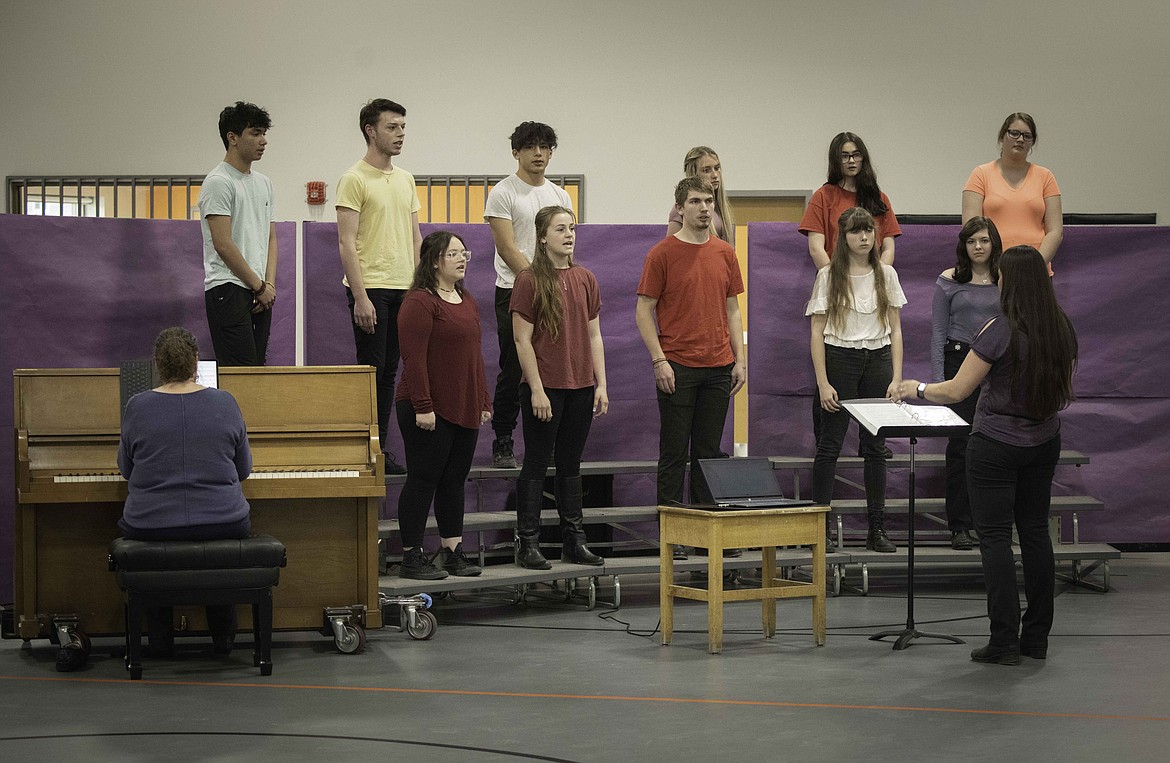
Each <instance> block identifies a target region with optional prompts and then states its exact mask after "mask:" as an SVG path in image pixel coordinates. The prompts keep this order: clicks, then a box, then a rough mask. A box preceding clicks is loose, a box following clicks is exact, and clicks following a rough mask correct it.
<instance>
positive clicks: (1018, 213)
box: [963, 162, 1060, 249]
mask: <svg viewBox="0 0 1170 763" xmlns="http://www.w3.org/2000/svg"><path fill="white" fill-rule="evenodd" d="M963 190H964V191H974V192H975V193H977V194H980V195H981V196H982V197H983V216H984V217H990V218H991V219H992V220H993V221H995V227H996V228H997V229H999V236H1000V238H1002V239H1003V248H1004V249H1010V248H1011V247H1013V246H1019V245H1020V244H1027V245H1029V246H1034V247H1036V248H1037V249H1039V248H1040V242H1041V241H1043V240H1044V233H1045V230H1044V200H1045V199H1047V198H1048V197H1049V196H1059V195H1060V187H1059V186H1058V185H1056V178H1055V177H1054V176H1053V174H1052V173H1051V172H1049V171H1048V170H1047V169H1045V168H1044V167H1041V166H1040V165H1039V164H1031V165H1029V166H1028V174H1027V175H1025V176H1024V182H1023V183H1021V184H1020V187H1019V188H1012V187H1011V186H1010V185H1008V182H1007V181H1006V180H1004V179H1003V173H1002V172H1000V171H999V167H997V166H996V164H995V162H988V163H987V164H980V165H979V166H978V167H976V168H975V169H973V170H972V171H971V176H970V177H969V178H967V184H966V185H965V186H963Z"/></svg>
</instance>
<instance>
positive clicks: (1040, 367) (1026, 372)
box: [999, 245, 1077, 419]
mask: <svg viewBox="0 0 1170 763" xmlns="http://www.w3.org/2000/svg"><path fill="white" fill-rule="evenodd" d="M999 272H1000V277H1001V278H1002V281H1003V282H1002V283H1001V284H1000V296H999V308H1000V311H1001V312H1003V316H1004V318H1005V319H1006V320H1007V322H1008V324H1009V325H1010V326H1011V328H1012V338H1011V343H1010V344H1009V345H1008V355H1009V356H1010V357H1011V360H1012V380H1011V384H1012V396H1013V397H1015V398H1017V399H1022V400H1024V401H1026V405H1027V408H1028V415H1029V416H1031V417H1033V418H1037V419H1047V418H1049V417H1051V416H1054V415H1056V412H1057V411H1059V410H1061V409H1062V408H1065V407H1067V406H1068V404H1069V403H1070V402H1072V401H1073V400H1074V399H1076V395H1074V394H1073V388H1072V376H1073V372H1074V371H1076V366H1077V332H1076V330H1075V329H1074V328H1073V325H1072V321H1070V320H1069V319H1068V316H1067V315H1065V313H1064V311H1063V310H1061V309H1060V305H1059V304H1057V302H1056V292H1054V291H1053V289H1052V277H1051V276H1049V275H1048V266H1047V265H1046V264H1045V262H1044V258H1043V257H1041V256H1040V252H1038V251H1037V250H1036V249H1035V248H1033V247H1030V246H1027V245H1024V246H1013V247H1012V248H1011V249H1008V250H1007V251H1006V252H1004V253H1003V256H1002V257H1000V260H999ZM1021 337H1026V339H1027V343H1028V358H1027V360H1026V361H1025V362H1024V363H1023V365H1022V366H1021V364H1020V362H1019V360H1020V338H1021Z"/></svg>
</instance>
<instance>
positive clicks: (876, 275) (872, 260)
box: [828, 207, 890, 330]
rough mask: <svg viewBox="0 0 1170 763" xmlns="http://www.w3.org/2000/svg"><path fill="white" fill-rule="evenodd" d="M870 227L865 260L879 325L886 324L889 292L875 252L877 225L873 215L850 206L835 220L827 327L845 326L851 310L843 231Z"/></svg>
mask: <svg viewBox="0 0 1170 763" xmlns="http://www.w3.org/2000/svg"><path fill="white" fill-rule="evenodd" d="M859 230H870V231H873V233H874V241H873V246H872V247H871V248H870V250H869V257H868V260H867V262H868V263H869V266H870V267H871V268H873V291H874V294H875V295H876V296H877V303H878V314H879V317H880V318H881V321H882V325H883V326H885V327H886V328H887V329H889V327H890V322H889V321H890V315H889V313H890V295H889V294H887V293H886V274H885V271H884V270H883V269H882V261H881V257H880V255H879V252H878V242H877V224H876V223H875V222H874V219H873V215H871V214H870V213H869V212H867V211H865V210H864V209H862V208H861V207H852V208H851V209H847V210H845V211H844V212H843V213H841V217H840V218H839V219H838V220H837V243H836V245H835V246H834V247H833V256H832V258H831V259H830V260H829V309H828V316H829V326H830V327H831V328H833V329H836V330H840V329H841V328H843V327H844V325H845V314H846V313H847V312H848V311H849V310H852V309H853V289H852V288H850V286H849V243H848V242H847V241H846V240H845V234H846V233H853V232H855V231H859Z"/></svg>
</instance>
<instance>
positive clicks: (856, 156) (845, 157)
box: [841, 151, 865, 164]
mask: <svg viewBox="0 0 1170 763" xmlns="http://www.w3.org/2000/svg"><path fill="white" fill-rule="evenodd" d="M864 158H865V154H863V153H861V152H860V151H854V152H853V153H852V154H846V153H845V152H841V163H842V164H844V163H845V162H848V161H854V162H860V161H861V160H862V159H864Z"/></svg>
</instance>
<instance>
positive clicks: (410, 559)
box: [398, 548, 447, 580]
mask: <svg viewBox="0 0 1170 763" xmlns="http://www.w3.org/2000/svg"><path fill="white" fill-rule="evenodd" d="M398 577H400V578H409V579H411V580H442V579H443V578H445V577H447V572H446V571H445V570H440V569H439V568H438V567H436V566H435V565H433V564H431V562H430V560H428V559H427V558H426V556H424V555H423V552H422V549H421V548H412V549H407V550H406V551H404V552H403V553H402V565H401V566H400V567H399V568H398Z"/></svg>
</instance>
